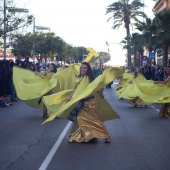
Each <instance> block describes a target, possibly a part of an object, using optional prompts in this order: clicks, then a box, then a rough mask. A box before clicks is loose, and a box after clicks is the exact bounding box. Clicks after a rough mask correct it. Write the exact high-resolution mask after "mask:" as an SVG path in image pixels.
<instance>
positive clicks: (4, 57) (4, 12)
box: [4, 0, 6, 60]
mask: <svg viewBox="0 0 170 170" xmlns="http://www.w3.org/2000/svg"><path fill="white" fill-rule="evenodd" d="M4 59H5V60H6V0H4Z"/></svg>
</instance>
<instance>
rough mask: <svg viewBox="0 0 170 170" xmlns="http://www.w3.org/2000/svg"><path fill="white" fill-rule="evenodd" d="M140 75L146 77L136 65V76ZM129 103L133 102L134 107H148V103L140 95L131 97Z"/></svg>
mask: <svg viewBox="0 0 170 170" xmlns="http://www.w3.org/2000/svg"><path fill="white" fill-rule="evenodd" d="M139 75H141V76H143V78H144V75H143V73H142V72H141V69H140V68H139V67H136V70H135V74H134V78H137V77H138V76H139ZM130 83H132V80H131V81H130ZM128 103H130V104H132V105H133V107H137V106H145V107H147V105H146V103H145V102H144V101H143V100H142V99H141V98H139V96H137V97H135V98H133V99H129V100H128Z"/></svg>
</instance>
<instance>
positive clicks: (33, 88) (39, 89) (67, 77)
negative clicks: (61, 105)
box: [13, 64, 80, 108]
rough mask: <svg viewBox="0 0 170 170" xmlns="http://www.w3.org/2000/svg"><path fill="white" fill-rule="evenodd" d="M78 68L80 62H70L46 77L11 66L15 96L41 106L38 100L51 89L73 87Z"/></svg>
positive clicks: (58, 89)
mask: <svg viewBox="0 0 170 170" xmlns="http://www.w3.org/2000/svg"><path fill="white" fill-rule="evenodd" d="M79 69H80V64H72V65H70V66H69V67H67V68H65V69H60V71H58V72H57V73H55V74H54V75H53V76H52V77H51V78H49V77H47V78H46V77H44V76H43V77H42V76H39V75H37V74H35V73H34V72H33V71H30V70H26V69H23V68H20V67H16V66H15V67H14V68H13V83H14V86H15V89H16V93H17V97H18V98H20V99H21V100H23V101H24V102H25V103H26V104H27V105H29V106H31V107H34V108H42V102H41V104H39V103H38V101H39V100H40V98H41V97H42V96H43V95H45V94H46V93H48V92H49V91H50V90H51V89H53V90H54V91H55V92H59V91H63V90H65V89H73V88H74V86H75V75H77V74H78V73H79Z"/></svg>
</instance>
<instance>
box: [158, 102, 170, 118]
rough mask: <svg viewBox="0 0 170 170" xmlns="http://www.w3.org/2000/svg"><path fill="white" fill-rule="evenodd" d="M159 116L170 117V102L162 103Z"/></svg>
mask: <svg viewBox="0 0 170 170" xmlns="http://www.w3.org/2000/svg"><path fill="white" fill-rule="evenodd" d="M159 117H164V118H170V103H164V104H162V106H161V109H160V111H159Z"/></svg>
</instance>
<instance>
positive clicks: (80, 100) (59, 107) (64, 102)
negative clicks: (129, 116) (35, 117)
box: [43, 62, 123, 143]
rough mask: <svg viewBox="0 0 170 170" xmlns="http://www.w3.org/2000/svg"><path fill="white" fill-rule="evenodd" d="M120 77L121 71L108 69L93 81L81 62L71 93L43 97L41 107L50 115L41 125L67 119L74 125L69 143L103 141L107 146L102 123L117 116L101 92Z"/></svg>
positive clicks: (107, 140) (107, 134) (88, 69)
mask: <svg viewBox="0 0 170 170" xmlns="http://www.w3.org/2000/svg"><path fill="white" fill-rule="evenodd" d="M120 74H123V71H122V70H121V69H119V68H108V69H106V70H105V71H104V72H103V74H101V75H99V76H98V77H97V78H95V79H94V77H93V74H92V70H91V67H90V65H89V63H87V62H83V63H82V64H81V67H80V74H79V75H78V76H77V80H76V84H75V88H74V89H72V90H71V89H70V90H65V91H62V92H59V93H55V94H53V95H50V96H44V97H43V103H45V105H46V106H47V108H48V109H49V110H51V111H53V113H52V114H51V115H50V117H49V118H47V119H46V120H45V121H44V122H43V124H44V123H46V122H48V121H51V120H53V119H55V117H56V116H57V117H60V118H63V119H69V120H71V121H73V126H72V129H71V132H70V134H69V142H78V143H82V142H90V141H94V142H97V141H98V139H104V141H105V143H110V141H111V138H110V135H109V133H108V131H107V129H106V127H105V125H104V123H103V121H107V120H112V119H117V118H119V116H118V115H117V114H116V112H115V111H114V110H113V108H112V107H111V106H110V105H109V104H108V103H107V101H106V100H105V99H104V98H103V97H104V96H103V93H102V91H101V89H103V87H105V86H106V85H107V84H108V83H109V82H111V81H112V80H113V79H115V78H116V76H117V75H118V76H120ZM54 100H55V101H54Z"/></svg>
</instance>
